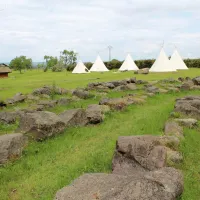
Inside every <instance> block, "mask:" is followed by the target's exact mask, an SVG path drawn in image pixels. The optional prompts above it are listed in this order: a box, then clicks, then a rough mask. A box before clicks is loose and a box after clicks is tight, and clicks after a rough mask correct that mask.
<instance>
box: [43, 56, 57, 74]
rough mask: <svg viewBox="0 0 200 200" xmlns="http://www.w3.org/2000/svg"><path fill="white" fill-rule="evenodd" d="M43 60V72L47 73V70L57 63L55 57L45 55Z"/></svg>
mask: <svg viewBox="0 0 200 200" xmlns="http://www.w3.org/2000/svg"><path fill="white" fill-rule="evenodd" d="M44 59H45V60H46V70H45V71H47V69H51V68H52V67H53V66H54V65H56V64H57V63H58V58H57V57H53V56H47V55H45V56H44Z"/></svg>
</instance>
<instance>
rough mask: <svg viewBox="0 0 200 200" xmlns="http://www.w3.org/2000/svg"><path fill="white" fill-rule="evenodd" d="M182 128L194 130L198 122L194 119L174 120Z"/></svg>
mask: <svg viewBox="0 0 200 200" xmlns="http://www.w3.org/2000/svg"><path fill="white" fill-rule="evenodd" d="M175 121H176V122H178V123H179V124H180V125H182V126H186V127H188V128H194V127H196V126H197V125H198V121H197V120H196V119H191V118H189V119H175Z"/></svg>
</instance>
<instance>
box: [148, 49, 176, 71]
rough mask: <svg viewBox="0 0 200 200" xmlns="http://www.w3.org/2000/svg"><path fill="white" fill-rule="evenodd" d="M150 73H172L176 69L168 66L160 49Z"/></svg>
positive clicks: (168, 63)
mask: <svg viewBox="0 0 200 200" xmlns="http://www.w3.org/2000/svg"><path fill="white" fill-rule="evenodd" d="M149 71H150V72H174V71H176V69H175V68H174V67H173V66H172V65H171V64H170V61H169V59H168V57H167V55H166V53H165V51H164V49H163V48H162V49H161V51H160V54H159V56H158V57H157V59H156V61H155V62H154V64H153V65H152V67H151V69H150V70H149Z"/></svg>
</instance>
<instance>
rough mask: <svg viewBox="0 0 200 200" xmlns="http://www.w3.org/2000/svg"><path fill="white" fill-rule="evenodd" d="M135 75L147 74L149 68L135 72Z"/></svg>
mask: <svg viewBox="0 0 200 200" xmlns="http://www.w3.org/2000/svg"><path fill="white" fill-rule="evenodd" d="M136 73H137V74H149V68H143V69H139V70H138V71H136Z"/></svg>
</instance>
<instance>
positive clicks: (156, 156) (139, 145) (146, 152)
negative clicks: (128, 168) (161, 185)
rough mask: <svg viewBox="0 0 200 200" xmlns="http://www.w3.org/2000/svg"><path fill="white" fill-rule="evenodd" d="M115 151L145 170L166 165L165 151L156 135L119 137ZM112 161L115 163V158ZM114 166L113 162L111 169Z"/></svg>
mask: <svg viewBox="0 0 200 200" xmlns="http://www.w3.org/2000/svg"><path fill="white" fill-rule="evenodd" d="M116 151H117V152H119V153H121V154H122V155H123V156H124V157H126V158H129V159H131V160H132V161H134V162H136V163H137V164H139V165H140V167H141V168H143V169H145V170H155V169H159V168H162V167H165V166H166V158H167V151H166V148H165V147H164V146H162V145H161V143H160V139H159V137H156V136H150V135H149V136H126V137H119V138H118V141H117V145H116ZM113 163H116V161H115V159H113ZM115 167H116V166H115V165H114V164H113V165H112V168H113V170H115ZM118 171H119V170H118Z"/></svg>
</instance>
